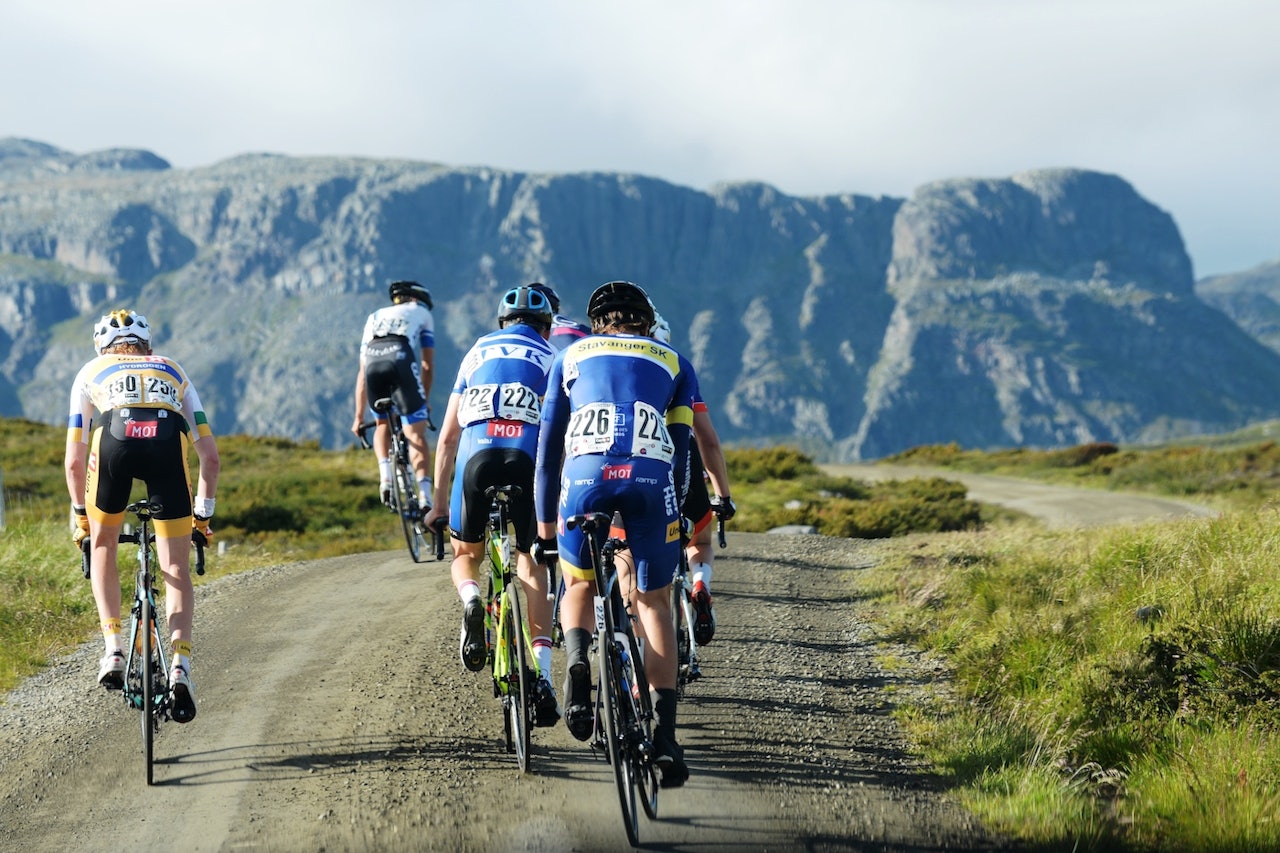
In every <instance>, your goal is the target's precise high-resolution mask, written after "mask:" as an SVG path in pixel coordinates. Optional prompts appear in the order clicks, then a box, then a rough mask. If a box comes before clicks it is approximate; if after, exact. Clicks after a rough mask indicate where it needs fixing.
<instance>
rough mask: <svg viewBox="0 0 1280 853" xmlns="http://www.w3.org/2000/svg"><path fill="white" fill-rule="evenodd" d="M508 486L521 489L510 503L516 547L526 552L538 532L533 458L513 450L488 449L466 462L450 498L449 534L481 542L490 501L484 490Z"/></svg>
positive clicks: (512, 448)
mask: <svg viewBox="0 0 1280 853" xmlns="http://www.w3.org/2000/svg"><path fill="white" fill-rule="evenodd" d="M511 485H518V486H520V488H521V493H520V496H519V497H515V498H512V499H511V502H510V504H509V514H510V518H511V528H512V530H513V531H514V532H515V540H516V548H517V549H518V550H521V551H526V552H527V551H529V549H531V548H532V547H533V537H534V534H535V533H536V532H537V524H536V520H535V518H534V514H533V457H531V456H530V455H529V454H528V453H525V452H524V451H523V450H518V449H517V448H514V447H491V448H488V449H486V450H481V451H478V452H477V453H474V454H472V455H471V456H470V457H469V458H468V459H467V461H466V463H465V465H464V466H463V469H462V471H461V472H459V474H458V476H457V478H456V479H455V481H454V484H453V492H452V494H451V495H450V516H451V517H450V518H449V533H450V535H452V536H453V538H455V539H457V540H458V541H460V542H479V541H481V540H483V539H484V526H485V522H487V521H488V520H489V509H490V507H491V506H492V501H491V500H490V499H489V498H486V497H485V496H484V492H485V489H487V488H489V487H490V486H511Z"/></svg>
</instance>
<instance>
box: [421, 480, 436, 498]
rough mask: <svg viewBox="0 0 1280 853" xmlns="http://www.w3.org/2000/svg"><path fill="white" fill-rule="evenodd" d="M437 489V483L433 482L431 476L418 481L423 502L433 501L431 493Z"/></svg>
mask: <svg viewBox="0 0 1280 853" xmlns="http://www.w3.org/2000/svg"><path fill="white" fill-rule="evenodd" d="M434 491H435V484H434V483H432V482H431V478H430V477H423V478H422V479H421V480H419V481H418V498H419V499H420V500H421V501H422V502H423V503H431V493H432V492H434Z"/></svg>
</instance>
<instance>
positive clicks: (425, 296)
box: [387, 281, 435, 308]
mask: <svg viewBox="0 0 1280 853" xmlns="http://www.w3.org/2000/svg"><path fill="white" fill-rule="evenodd" d="M387 295H388V296H390V297H391V301H392V302H395V301H396V298H397V297H400V296H407V297H409V298H410V299H416V300H418V301H419V302H421V303H423V304H424V305H426V306H427V308H435V305H433V304H432V302H431V291H429V290H427V289H426V288H425V287H423V286H422V285H420V284H418V283H417V282H416V281H393V282H391V284H390V286H388V287H387Z"/></svg>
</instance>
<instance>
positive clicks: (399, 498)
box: [360, 397, 434, 563]
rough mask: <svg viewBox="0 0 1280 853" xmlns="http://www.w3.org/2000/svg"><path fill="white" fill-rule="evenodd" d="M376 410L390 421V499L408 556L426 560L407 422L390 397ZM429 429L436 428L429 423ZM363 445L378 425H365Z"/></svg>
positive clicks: (362, 434) (425, 545)
mask: <svg viewBox="0 0 1280 853" xmlns="http://www.w3.org/2000/svg"><path fill="white" fill-rule="evenodd" d="M373 410H374V411H375V412H377V413H378V414H380V415H385V416H386V418H387V429H388V431H389V434H390V438H391V454H390V458H391V468H392V471H391V495H392V504H393V507H392V508H393V511H394V512H395V514H396V515H398V516H399V517H400V525H401V527H403V528H404V539H405V544H406V545H407V546H408V548H409V556H410V557H412V558H413V561H414V562H415V563H421V562H423V561H424V560H425V559H426V553H427V539H426V537H427V533H428V531H427V529H426V527H425V526H424V525H423V523H422V507H421V506H420V504H419V503H418V478H417V477H416V476H415V474H414V471H413V465H412V463H411V461H410V456H409V440H408V439H407V438H406V437H405V434H404V420H403V418H402V416H401V414H400V409H399V408H398V407H397V406H396V404H395V401H394V400H393V399H392V398H390V397H382V398H380V399H378V400H375V401H374V403H373ZM427 423H428V426H431V427H432V428H434V425H433V424H431V422H430V421H428V422H427ZM361 427H362V429H361V432H360V441H361V443H363V444H364V445H365V446H366V447H368V446H369V442H368V441H367V440H366V439H365V437H364V431H365V429H367V428H368V427H376V423H371V424H362V425H361Z"/></svg>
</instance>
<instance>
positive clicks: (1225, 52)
mask: <svg viewBox="0 0 1280 853" xmlns="http://www.w3.org/2000/svg"><path fill="white" fill-rule="evenodd" d="M10 136H12V137H21V138H25V139H34V140H37V141H40V142H45V143H48V144H51V145H55V146H57V147H59V148H63V149H66V150H68V151H72V152H75V153H88V152H90V151H97V150H101V149H104V148H145V149H147V150H149V151H153V152H155V153H156V154H158V155H159V156H161V157H163V158H165V159H166V160H168V161H169V162H170V163H171V164H172V165H173V166H175V167H177V168H196V167H201V166H208V165H212V164H214V163H216V162H218V161H220V160H224V159H227V158H230V157H234V156H236V155H238V154H243V153H248V152H273V153H279V154H289V155H299V156H307V155H342V156H347V155H353V156H366V157H374V158H407V159H412V160H422V161H429V162H435V163H443V164H446V165H452V166H490V167H494V168H497V169H503V170H511V171H516V172H552V173H563V172H581V171H608V172H626V173H633V174H641V175H647V176H650V177H654V178H660V179H663V180H666V181H669V182H672V183H676V184H681V185H685V186H689V187H693V188H695V189H707V188H709V187H711V186H713V185H714V184H717V183H722V182H727V181H761V182H764V183H767V184H770V185H772V186H774V187H776V188H777V189H778V190H779V191H781V192H783V193H786V194H790V195H798V196H815V195H831V194H837V193H858V194H863V195H872V196H881V195H886V196H894V197H900V198H908V197H910V196H911V194H912V193H913V192H914V191H915V190H916V188H918V187H920V186H922V185H923V184H926V183H929V182H932V181H936V180H943V179H948V178H1004V177H1008V176H1010V175H1013V174H1015V173H1017V172H1021V171H1025V170H1028V169H1038V168H1054V167H1075V168H1082V169H1093V170H1097V171H1102V172H1108V173H1111V174H1115V175H1119V176H1120V177H1121V178H1124V179H1125V180H1126V181H1128V182H1129V183H1130V184H1131V185H1132V186H1133V187H1134V188H1135V189H1136V190H1137V191H1138V193H1139V194H1141V195H1142V196H1143V197H1144V198H1146V199H1147V200H1148V201H1150V202H1151V203H1153V204H1155V205H1156V206H1157V207H1159V208H1161V209H1162V210H1164V211H1166V212H1168V213H1169V214H1171V215H1172V216H1173V218H1174V220H1175V222H1176V223H1177V225H1178V227H1179V229H1180V231H1181V233H1182V236H1183V240H1184V241H1185V243H1186V246H1187V251H1188V253H1189V254H1190V255H1191V258H1192V262H1193V265H1194V269H1195V275H1196V277H1197V278H1202V277H1205V276H1208V275H1216V274H1221V273H1228V272H1239V271H1243V270H1246V269H1249V268H1252V267H1254V266H1257V265H1259V264H1262V263H1265V262H1271V261H1277V260H1280V0H701V1H700V0H640V2H628V3H623V2H611V1H610V0H591V2H588V0H577V2H571V0H353V2H348V0H109V2H106V0H5V2H4V4H3V7H2V8H0V138H3V137H10Z"/></svg>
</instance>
